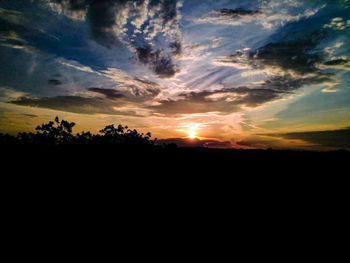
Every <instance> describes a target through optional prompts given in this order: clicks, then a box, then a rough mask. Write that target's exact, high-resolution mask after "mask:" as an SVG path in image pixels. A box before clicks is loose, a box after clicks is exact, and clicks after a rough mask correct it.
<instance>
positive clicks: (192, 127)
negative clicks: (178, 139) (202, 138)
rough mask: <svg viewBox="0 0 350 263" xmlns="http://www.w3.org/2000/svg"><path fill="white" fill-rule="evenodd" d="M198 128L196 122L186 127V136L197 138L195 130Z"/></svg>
mask: <svg viewBox="0 0 350 263" xmlns="http://www.w3.org/2000/svg"><path fill="white" fill-rule="evenodd" d="M197 129H198V124H192V125H190V126H189V127H188V131H187V133H188V138H190V139H194V138H197V134H196V131H197Z"/></svg>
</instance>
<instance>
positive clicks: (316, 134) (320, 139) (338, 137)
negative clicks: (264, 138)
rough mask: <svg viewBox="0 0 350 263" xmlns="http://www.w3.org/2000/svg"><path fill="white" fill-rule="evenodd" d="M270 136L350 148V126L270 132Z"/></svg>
mask: <svg viewBox="0 0 350 263" xmlns="http://www.w3.org/2000/svg"><path fill="white" fill-rule="evenodd" d="M270 136H278V137H283V138H285V139H297V140H303V141H306V142H308V143H311V144H315V145H319V146H325V147H332V148H339V149H340V148H343V149H345V148H348V149H349V148H350V127H349V128H344V129H339V130H327V131H310V132H291V133H285V134H276V135H271V134H270Z"/></svg>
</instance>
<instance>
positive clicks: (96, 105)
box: [10, 96, 135, 115]
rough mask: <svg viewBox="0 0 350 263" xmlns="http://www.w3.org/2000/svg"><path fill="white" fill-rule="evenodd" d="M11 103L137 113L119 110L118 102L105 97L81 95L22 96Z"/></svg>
mask: <svg viewBox="0 0 350 263" xmlns="http://www.w3.org/2000/svg"><path fill="white" fill-rule="evenodd" d="M10 103H13V104H16V105H22V106H30V107H39V108H46V109H53V110H60V111H66V112H73V113H81V114H96V113H100V114H110V115H135V112H131V111H128V112H125V111H117V110H115V109H114V107H117V106H118V104H116V103H113V102H112V101H111V100H106V99H103V98H97V97H94V98H86V97H80V96H56V97H42V98H30V97H21V98H19V99H17V100H14V101H10Z"/></svg>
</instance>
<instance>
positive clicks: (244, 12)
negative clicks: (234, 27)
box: [215, 8, 261, 18]
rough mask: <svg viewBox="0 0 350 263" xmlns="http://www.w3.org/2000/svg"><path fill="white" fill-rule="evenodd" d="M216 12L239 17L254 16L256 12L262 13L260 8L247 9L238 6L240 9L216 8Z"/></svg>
mask: <svg viewBox="0 0 350 263" xmlns="http://www.w3.org/2000/svg"><path fill="white" fill-rule="evenodd" d="M215 13H218V14H219V15H221V16H226V17H231V18H237V17H242V16H253V15H256V14H260V13H261V12H260V11H259V10H247V9H243V8H238V9H227V8H223V9H220V10H216V11H215Z"/></svg>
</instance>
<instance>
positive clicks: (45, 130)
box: [0, 117, 156, 148]
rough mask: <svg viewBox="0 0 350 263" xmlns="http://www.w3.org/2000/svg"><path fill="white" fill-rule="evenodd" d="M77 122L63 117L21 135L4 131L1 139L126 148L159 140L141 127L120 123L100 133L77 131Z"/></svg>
mask: <svg viewBox="0 0 350 263" xmlns="http://www.w3.org/2000/svg"><path fill="white" fill-rule="evenodd" d="M74 126H75V123H74V122H69V121H66V120H60V119H59V118H58V117H56V118H55V119H54V121H49V122H48V123H43V124H41V125H38V126H37V127H36V129H35V130H36V133H33V132H20V133H18V135H17V136H11V135H8V134H6V135H4V134H0V142H1V144H3V145H21V146H40V147H63V146H77V145H80V146H81V145H94V146H96V147H109V148H111V147H123V148H152V147H155V145H154V143H155V142H156V139H155V140H152V139H151V133H150V132H147V133H146V134H145V135H144V134H143V133H139V132H138V131H137V130H135V129H134V130H131V129H129V127H128V126H123V125H121V124H119V125H118V126H117V127H115V126H114V125H113V124H111V125H107V126H106V127H105V128H103V129H102V130H100V133H101V135H100V134H92V133H91V132H84V131H83V132H81V133H77V134H76V135H73V127H74Z"/></svg>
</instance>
